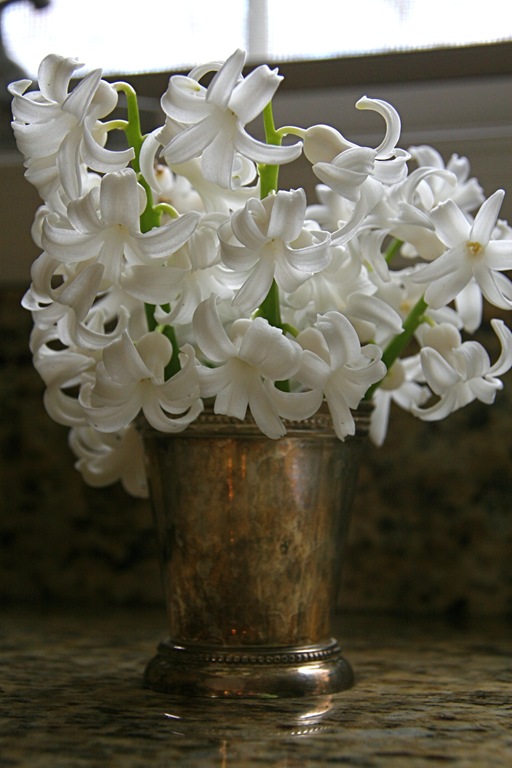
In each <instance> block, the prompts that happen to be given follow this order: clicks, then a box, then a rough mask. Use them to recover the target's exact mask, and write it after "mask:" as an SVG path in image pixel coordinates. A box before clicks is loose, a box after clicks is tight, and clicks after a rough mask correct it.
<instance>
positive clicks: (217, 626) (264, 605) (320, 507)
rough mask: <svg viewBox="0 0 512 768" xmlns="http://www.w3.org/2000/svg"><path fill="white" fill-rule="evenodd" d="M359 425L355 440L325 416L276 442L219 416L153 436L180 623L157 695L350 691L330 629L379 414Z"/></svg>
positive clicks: (149, 674)
mask: <svg viewBox="0 0 512 768" xmlns="http://www.w3.org/2000/svg"><path fill="white" fill-rule="evenodd" d="M355 419H356V425H357V432H356V436H355V437H350V438H348V439H347V440H346V441H345V442H340V441H339V440H338V439H337V438H336V437H335V435H334V433H333V430H332V425H331V421H330V417H329V415H328V414H327V413H319V414H317V415H315V416H314V417H312V418H311V419H308V420H307V421H304V422H297V423H295V422H294V423H289V424H288V425H287V427H288V432H287V434H286V436H285V437H283V438H281V439H278V440H271V439H269V438H267V437H265V436H264V435H262V434H261V432H260V431H259V429H258V428H257V427H256V425H255V424H254V422H253V421H252V419H250V418H248V419H246V420H245V421H244V422H239V421H237V420H235V419H229V418H226V417H223V416H216V415H214V414H213V413H211V412H206V413H204V414H203V415H201V417H200V418H199V419H198V420H197V421H196V422H195V423H194V424H192V425H191V426H190V427H189V428H188V429H187V430H186V431H185V432H183V433H180V434H179V435H177V436H168V435H164V434H162V433H159V432H156V431H154V430H151V429H143V433H144V442H145V451H146V458H147V471H148V479H149V485H150V495H151V500H152V505H153V511H154V516H155V522H156V530H157V536H158V543H159V548H160V556H161V567H162V574H163V583H164V589H165V596H166V603H167V615H168V623H169V639H168V640H166V641H165V642H162V643H161V644H160V645H159V647H158V652H157V655H156V656H155V657H154V658H153V659H152V660H151V661H150V663H149V664H148V666H147V669H146V672H145V683H146V685H147V686H149V687H150V688H152V689H154V690H157V691H163V692H168V693H175V694H185V695H187V696H207V697H282V696H297V697H298V696H305V695H320V694H322V695H323V694H330V693H333V692H337V691H341V690H344V689H346V688H349V687H350V686H351V685H352V682H353V674H352V670H351V667H350V665H349V664H348V662H347V661H346V660H345V659H344V658H343V656H342V654H341V650H340V646H339V643H338V641H337V639H335V638H334V637H333V636H332V630H331V617H332V613H333V609H334V608H335V606H336V600H337V592H338V586H339V575H340V571H341V568H342V562H343V552H344V545H345V542H346V536H347V530H348V521H349V513H350V507H351V503H352V499H353V494H354V489H355V486H356V481H357V471H358V466H359V463H360V457H361V453H362V451H363V449H364V446H365V444H366V439H365V438H366V436H367V433H368V427H369V419H370V410H369V409H368V408H362V409H360V410H359V411H358V412H357V413H356V415H355Z"/></svg>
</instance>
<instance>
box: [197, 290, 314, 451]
mask: <svg viewBox="0 0 512 768" xmlns="http://www.w3.org/2000/svg"><path fill="white" fill-rule="evenodd" d="M193 326H194V335H195V338H196V340H197V343H198V345H199V347H200V349H201V351H202V352H203V354H204V355H205V356H206V358H207V359H208V360H209V361H211V362H212V363H213V364H214V365H215V366H216V367H213V368H210V367H206V366H202V367H201V368H200V369H199V377H200V381H201V396H202V397H206V398H210V397H214V398H215V405H214V410H215V413H222V414H225V415H227V416H233V417H234V418H237V419H244V418H245V415H246V413H247V409H249V410H250V412H251V414H252V415H253V417H254V420H255V422H256V424H257V425H258V427H259V428H260V429H261V431H262V432H263V433H264V434H265V435H267V437H270V438H278V437H282V436H283V435H284V434H285V433H286V429H285V426H284V424H283V422H282V418H286V419H296V420H301V419H304V418H308V417H309V416H311V415H312V414H313V413H315V411H316V410H317V409H318V407H319V405H320V402H321V397H319V396H318V393H316V392H305V393H289V392H280V391H279V390H278V389H277V388H276V387H275V386H274V385H275V382H276V381H283V380H286V379H290V378H291V377H292V376H293V375H294V374H295V373H296V372H297V370H298V368H299V365H300V362H301V358H302V349H301V348H300V346H299V345H298V344H297V343H296V342H295V341H293V340H292V339H289V338H287V337H286V336H285V335H284V334H283V333H282V331H281V330H280V329H279V328H274V327H273V326H271V325H269V323H268V322H267V321H266V320H265V319H263V318H262V317H257V318H256V319H254V320H249V319H245V318H244V319H240V320H236V321H235V322H234V323H233V324H232V326H231V328H230V331H229V334H228V333H227V332H226V330H225V329H224V327H223V325H222V323H221V321H220V318H219V315H218V313H217V310H216V306H215V297H211V298H210V299H208V300H207V301H204V302H203V303H202V304H200V305H199V307H198V308H197V310H196V312H195V315H194V322H193Z"/></svg>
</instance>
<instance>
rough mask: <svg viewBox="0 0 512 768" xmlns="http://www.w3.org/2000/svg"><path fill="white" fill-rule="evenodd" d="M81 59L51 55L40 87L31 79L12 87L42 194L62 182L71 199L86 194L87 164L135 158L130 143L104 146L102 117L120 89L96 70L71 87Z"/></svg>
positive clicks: (31, 174) (109, 165) (95, 166)
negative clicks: (122, 146)
mask: <svg viewBox="0 0 512 768" xmlns="http://www.w3.org/2000/svg"><path fill="white" fill-rule="evenodd" d="M81 66H82V65H81V64H79V62H78V61H77V60H76V59H71V58H64V57H63V56H58V55H56V54H50V55H49V56H46V58H44V59H43V61H42V62H41V64H40V66H39V71H38V83H39V88H40V90H38V91H37V90H36V91H29V90H28V88H29V87H30V85H31V82H30V80H19V81H18V82H16V83H12V85H11V86H10V87H9V90H10V92H11V94H12V95H13V102H12V110H13V116H14V122H13V130H14V135H15V137H16V142H17V145H18V148H19V150H20V152H21V153H22V154H23V155H24V157H25V164H26V167H27V173H26V176H27V178H28V179H29V180H30V181H31V182H32V183H33V184H34V185H35V186H36V187H37V189H38V191H39V192H40V194H41V196H42V197H45V196H47V195H50V194H51V193H52V192H54V191H55V189H56V188H57V186H58V184H59V183H61V184H62V186H63V188H64V191H65V192H66V194H67V195H68V197H69V198H70V199H74V198H76V197H79V196H80V195H81V194H82V183H81V178H82V167H83V166H89V167H90V168H91V169H92V170H94V171H99V172H103V173H104V172H109V171H115V170H120V169H121V168H125V167H126V166H127V165H128V163H129V162H130V161H131V160H132V159H133V157H134V151H133V149H132V148H131V147H130V148H128V149H124V150H118V151H112V150H110V149H106V148H105V147H104V146H103V145H104V143H105V140H106V135H107V134H106V131H105V130H104V129H103V126H102V124H101V122H100V120H101V118H103V117H105V116H107V115H109V114H110V113H111V112H112V111H113V109H114V108H115V107H116V105H117V93H116V91H115V90H114V88H113V87H112V86H111V85H110V84H109V83H107V82H106V81H105V80H102V79H101V74H102V73H101V70H99V69H96V70H94V71H93V72H90V73H89V74H88V75H87V76H86V77H84V78H83V79H82V80H81V81H80V82H79V83H78V85H77V86H76V87H75V88H74V89H73V90H71V91H70V90H69V85H70V82H71V78H72V76H73V73H74V72H75V70H77V69H79V68H80V67H81Z"/></svg>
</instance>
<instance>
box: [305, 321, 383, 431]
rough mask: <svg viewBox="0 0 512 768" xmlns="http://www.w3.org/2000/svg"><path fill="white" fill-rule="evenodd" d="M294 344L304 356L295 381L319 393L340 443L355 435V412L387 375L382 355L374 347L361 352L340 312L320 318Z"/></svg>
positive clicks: (354, 334)
mask: <svg viewBox="0 0 512 768" xmlns="http://www.w3.org/2000/svg"><path fill="white" fill-rule="evenodd" d="M297 341H298V342H299V343H300V344H301V346H302V347H303V348H304V355H303V359H302V362H301V367H300V370H299V371H298V373H297V378H298V379H299V381H301V382H302V383H303V384H305V385H306V386H307V387H309V388H310V389H311V390H316V391H318V392H321V393H322V395H323V397H325V400H326V401H327V405H328V406H329V411H330V413H331V416H332V420H333V425H334V430H335V432H336V435H337V436H338V437H339V438H340V440H344V439H345V437H347V435H353V434H354V433H355V422H354V417H353V415H352V413H351V410H355V409H356V408H357V406H358V405H359V403H360V402H361V399H362V398H363V397H364V395H365V394H366V392H367V390H368V389H369V388H370V387H371V385H372V384H375V383H376V382H378V381H380V380H381V379H383V378H384V376H385V375H386V366H385V365H384V363H383V362H382V361H381V359H380V357H381V351H380V349H379V348H378V347H377V346H376V345H375V344H367V345H366V346H364V347H363V348H361V343H360V341H359V338H358V336H357V333H356V331H355V329H354V327H353V326H352V324H351V323H350V322H349V320H348V319H347V318H346V317H345V316H344V315H342V314H341V313H340V312H334V311H333V312H327V313H326V314H325V315H322V316H319V317H318V318H317V321H316V323H315V325H314V326H312V327H311V328H307V329H306V330H304V331H302V332H301V333H300V334H299V336H298V337H297Z"/></svg>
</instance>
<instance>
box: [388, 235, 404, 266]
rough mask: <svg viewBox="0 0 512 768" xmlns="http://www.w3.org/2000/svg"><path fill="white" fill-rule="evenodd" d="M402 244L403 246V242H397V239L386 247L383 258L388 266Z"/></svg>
mask: <svg viewBox="0 0 512 768" xmlns="http://www.w3.org/2000/svg"><path fill="white" fill-rule="evenodd" d="M403 244H404V241H403V240H398V238H395V239H394V240H393V242H392V243H391V244H390V245H389V246H388V248H387V250H386V253H385V254H384V258H385V260H386V261H387V263H388V264H389V263H390V262H391V260H392V259H393V256H395V254H396V253H398V251H399V250H400V248H401V247H402V245H403Z"/></svg>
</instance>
